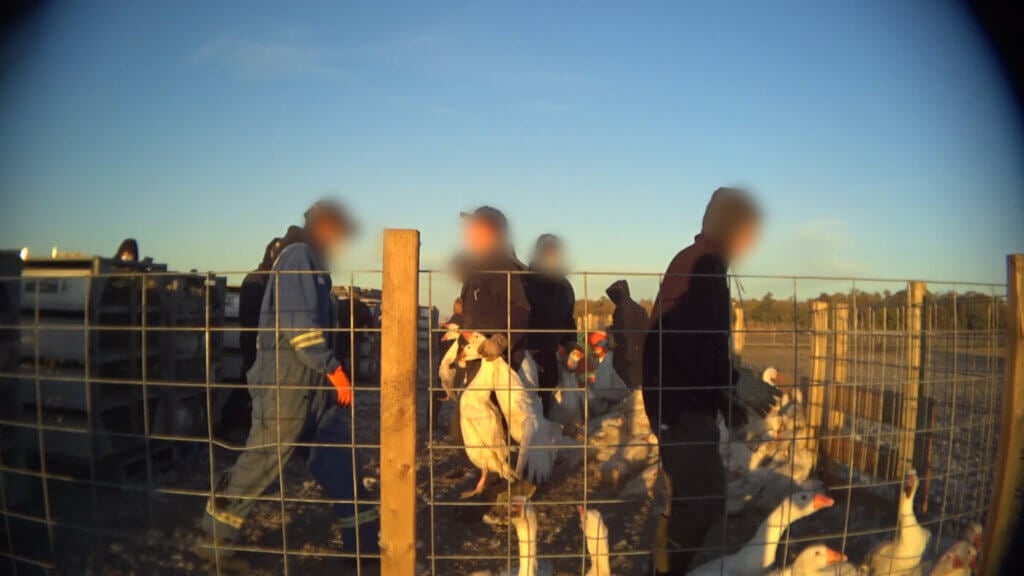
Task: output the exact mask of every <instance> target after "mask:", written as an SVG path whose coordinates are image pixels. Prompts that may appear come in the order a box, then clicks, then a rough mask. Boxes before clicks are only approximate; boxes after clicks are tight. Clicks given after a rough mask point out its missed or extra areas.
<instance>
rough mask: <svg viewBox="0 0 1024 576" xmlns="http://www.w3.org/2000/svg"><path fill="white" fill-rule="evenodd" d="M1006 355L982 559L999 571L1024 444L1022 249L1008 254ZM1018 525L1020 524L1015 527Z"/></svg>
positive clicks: (986, 569)
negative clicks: (993, 477) (995, 454)
mask: <svg viewBox="0 0 1024 576" xmlns="http://www.w3.org/2000/svg"><path fill="white" fill-rule="evenodd" d="M1006 277H1007V278H1006V280H1007V281H1006V300H1007V312H1006V360H1005V365H1004V368H1003V372H1004V378H1005V380H1004V383H1003V414H1002V419H1001V420H1000V433H999V453H998V460H996V477H995V481H994V482H993V483H992V497H991V498H990V499H989V504H988V518H987V522H986V525H985V537H984V545H983V548H984V550H983V552H982V555H981V561H982V563H983V564H984V565H983V566H982V569H981V572H980V573H981V574H998V573H999V566H1000V563H1001V562H1002V560H1003V557H1004V556H1005V555H1006V551H1007V547H1008V546H1009V544H1010V542H1011V541H1012V539H1013V530H1014V522H1016V521H1017V519H1018V512H1019V510H1020V502H1018V501H1017V498H1016V496H1015V491H1016V488H1017V482H1018V481H1019V479H1020V473H1021V451H1022V450H1024V302H1022V301H1024V254H1013V255H1010V256H1008V257H1007V259H1006ZM1017 528H1018V529H1019V528H1020V527H1019V526H1018V527H1017Z"/></svg>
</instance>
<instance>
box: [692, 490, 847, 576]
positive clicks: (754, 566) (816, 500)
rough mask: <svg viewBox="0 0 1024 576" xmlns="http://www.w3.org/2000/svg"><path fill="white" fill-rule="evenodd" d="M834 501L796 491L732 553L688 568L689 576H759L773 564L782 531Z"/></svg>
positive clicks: (819, 495)
mask: <svg viewBox="0 0 1024 576" xmlns="http://www.w3.org/2000/svg"><path fill="white" fill-rule="evenodd" d="M833 504H835V500H833V499H832V498H830V497H829V496H826V495H825V494H818V493H815V492H811V491H804V492H796V493H794V494H793V495H792V496H790V497H789V498H786V500H784V501H783V502H782V504H780V505H779V506H778V507H777V508H775V510H773V511H772V513H771V514H769V515H768V517H767V518H765V520H764V522H762V523H761V526H760V527H758V529H757V533H756V534H754V537H753V538H751V539H750V541H749V542H747V544H746V545H745V546H744V547H743V548H742V549H740V551H739V552H736V553H735V554H730V555H728V556H723V557H721V558H716V559H714V560H712V561H710V562H707V563H705V564H702V565H700V566H698V567H697V568H695V569H693V570H691V571H690V573H689V574H690V576H716V575H717V576H748V575H749V576H760V575H761V574H764V573H765V572H766V571H768V569H769V568H771V567H772V565H773V564H774V563H775V554H776V552H778V548H779V540H780V539H781V538H782V533H783V532H785V531H786V530H788V529H789V527H790V525H792V524H793V523H794V522H796V521H797V520H800V519H803V518H806V517H808V516H810V515H811V514H814V513H815V512H818V511H819V510H824V509H825V508H829V507H831V506H832V505H833Z"/></svg>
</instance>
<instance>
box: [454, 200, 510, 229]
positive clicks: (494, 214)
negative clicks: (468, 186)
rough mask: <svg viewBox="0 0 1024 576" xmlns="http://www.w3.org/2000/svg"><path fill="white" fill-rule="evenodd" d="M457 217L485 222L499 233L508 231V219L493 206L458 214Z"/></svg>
mask: <svg viewBox="0 0 1024 576" xmlns="http://www.w3.org/2000/svg"><path fill="white" fill-rule="evenodd" d="M459 216H460V217H462V218H463V219H467V220H479V221H481V222H486V223H487V224H489V225H490V226H492V227H493V228H494V229H495V230H498V231H499V232H503V233H504V232H507V231H508V219H507V218H505V214H503V213H502V211H501V210H498V209H497V208H495V207H493V206H481V207H479V208H477V209H476V210H473V211H472V212H459Z"/></svg>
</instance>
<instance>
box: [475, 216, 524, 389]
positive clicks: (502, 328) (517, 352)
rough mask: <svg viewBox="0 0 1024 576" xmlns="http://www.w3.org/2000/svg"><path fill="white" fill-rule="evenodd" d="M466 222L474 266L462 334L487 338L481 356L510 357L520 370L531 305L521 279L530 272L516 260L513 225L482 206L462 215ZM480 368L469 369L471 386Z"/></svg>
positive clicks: (509, 360)
mask: <svg viewBox="0 0 1024 576" xmlns="http://www.w3.org/2000/svg"><path fill="white" fill-rule="evenodd" d="M462 218H463V220H464V221H465V227H464V233H465V236H464V244H465V249H466V255H467V257H468V258H469V262H468V269H467V270H466V276H465V278H464V280H463V283H462V321H463V323H464V326H462V327H461V329H462V331H463V332H464V333H465V332H467V331H468V332H480V333H482V334H484V335H485V336H487V337H488V341H487V343H486V344H485V345H484V346H483V349H482V350H481V353H482V354H483V356H484V358H497V357H498V356H502V355H505V357H506V358H507V359H508V362H509V364H510V365H511V366H512V369H513V370H519V366H520V364H521V363H522V361H523V356H524V355H525V353H526V332H527V330H528V329H529V324H530V303H529V301H528V300H527V299H526V292H525V291H524V289H523V279H522V277H523V274H521V272H523V271H524V270H525V266H523V264H522V263H521V262H519V260H518V259H516V257H515V252H514V251H513V250H512V246H511V244H510V243H509V237H508V221H507V220H506V219H505V215H504V214H502V213H501V211H500V210H498V209H497V208H492V207H490V206H482V207H480V208H477V209H476V210H474V211H473V212H471V213H465V212H463V213H462ZM479 367H480V361H479V360H477V361H476V362H472V363H470V364H469V365H468V366H467V367H466V381H467V382H469V381H472V379H473V377H474V376H476V372H477V371H478V370H479Z"/></svg>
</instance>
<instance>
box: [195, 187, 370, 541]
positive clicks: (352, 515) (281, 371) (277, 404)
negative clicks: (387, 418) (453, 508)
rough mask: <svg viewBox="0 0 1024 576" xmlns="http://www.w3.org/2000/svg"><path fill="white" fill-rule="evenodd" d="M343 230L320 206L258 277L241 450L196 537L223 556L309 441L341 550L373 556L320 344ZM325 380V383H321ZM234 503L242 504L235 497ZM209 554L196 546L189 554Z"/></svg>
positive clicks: (338, 389)
mask: <svg viewBox="0 0 1024 576" xmlns="http://www.w3.org/2000/svg"><path fill="white" fill-rule="evenodd" d="M352 231H353V223H352V221H351V220H350V218H349V216H348V214H347V213H346V212H345V210H344V209H343V208H342V207H341V206H340V205H338V204H336V203H333V202H330V201H320V202H317V203H316V204H314V205H313V206H312V207H311V208H310V209H309V210H308V211H307V212H306V222H305V226H303V227H301V228H300V227H296V226H292V227H291V228H290V229H289V230H288V233H287V234H286V235H285V237H284V238H283V239H282V241H281V252H280V255H279V256H278V257H277V260H276V261H275V262H274V265H273V268H272V272H271V274H270V275H269V278H268V280H267V288H266V292H265V293H264V296H263V303H262V306H261V308H260V323H259V327H260V331H259V335H258V338H257V352H256V362H255V364H254V365H253V367H252V368H251V369H250V370H249V372H248V384H249V393H250V395H251V396H252V426H251V428H250V430H249V437H248V439H247V440H246V446H245V451H244V452H243V453H242V455H241V456H239V458H238V460H237V461H236V462H235V464H234V466H232V467H231V469H230V470H229V471H228V472H227V473H226V474H225V475H224V476H223V477H222V478H221V481H220V482H219V483H218V485H217V486H216V487H215V493H214V497H212V498H210V500H209V501H208V502H207V505H206V514H205V515H204V517H203V522H202V528H203V531H204V532H205V533H206V534H207V535H209V536H211V537H212V538H213V539H214V540H215V541H216V542H217V544H218V553H219V554H221V555H222V557H224V558H226V557H228V556H230V555H231V551H230V550H220V549H219V546H222V545H227V546H230V545H231V544H232V543H233V542H236V541H237V539H238V535H239V531H240V530H241V528H242V525H243V524H244V523H245V519H246V517H247V516H248V514H249V512H250V511H251V510H252V507H253V506H254V505H255V504H256V502H257V500H255V499H253V498H254V497H257V496H260V495H261V494H262V493H263V492H264V491H265V490H267V489H268V488H269V487H270V486H271V485H273V484H275V483H278V481H279V474H280V471H281V470H283V469H284V465H285V463H286V462H287V461H288V459H289V458H290V457H291V456H292V454H293V453H294V451H295V444H296V443H303V442H309V443H312V444H315V446H314V447H313V448H312V449H311V450H310V453H309V457H308V459H307V465H308V467H309V471H310V472H311V473H312V474H313V476H314V478H316V480H317V481H318V482H319V483H320V484H321V486H323V488H324V491H325V492H326V493H327V497H328V498H330V499H332V500H338V501H340V502H338V503H336V504H335V505H334V507H335V510H336V511H337V513H338V516H339V517H340V519H341V527H342V539H343V545H344V551H346V552H349V551H351V552H355V551H358V552H359V553H360V554H376V553H377V552H378V550H379V549H378V527H377V515H378V511H377V507H376V506H373V505H360V506H356V505H355V504H354V500H355V498H356V495H357V489H358V487H357V481H356V474H355V472H354V470H355V451H354V449H353V446H352V438H351V420H350V419H351V417H352V416H351V408H350V406H351V404H352V386H351V383H350V382H349V379H348V376H347V375H346V374H345V370H344V368H343V367H342V366H341V364H340V362H339V361H338V359H337V358H336V357H335V355H334V352H333V349H332V346H331V345H330V343H329V342H328V339H329V338H330V332H329V330H330V329H331V328H333V327H334V326H335V325H336V319H337V316H336V314H335V310H334V304H333V302H332V300H331V277H330V275H329V273H328V271H327V266H326V265H325V263H326V262H328V261H330V258H331V257H332V256H334V255H336V254H337V252H338V251H340V250H341V248H342V246H343V245H344V244H345V243H346V241H347V240H348V238H349V236H350V235H351V233H352ZM327 382H330V384H331V386H326V384H327ZM240 497H242V498H240ZM199 551H200V552H201V553H202V554H203V555H206V556H212V552H213V550H211V549H210V547H208V546H205V547H204V548H201V549H200V550H199Z"/></svg>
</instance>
